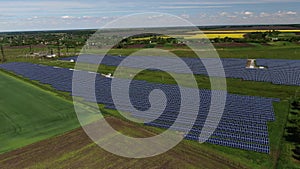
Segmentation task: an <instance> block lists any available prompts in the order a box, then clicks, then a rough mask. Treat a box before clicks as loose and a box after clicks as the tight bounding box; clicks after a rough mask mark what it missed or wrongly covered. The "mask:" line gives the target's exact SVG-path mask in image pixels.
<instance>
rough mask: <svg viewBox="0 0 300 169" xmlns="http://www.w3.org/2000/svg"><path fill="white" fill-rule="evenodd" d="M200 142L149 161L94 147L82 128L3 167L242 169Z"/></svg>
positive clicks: (12, 157) (121, 125)
mask: <svg viewBox="0 0 300 169" xmlns="http://www.w3.org/2000/svg"><path fill="white" fill-rule="evenodd" d="M106 120H107V121H108V122H109V123H110V124H111V126H112V127H114V128H115V129H116V130H118V131H120V132H122V133H126V132H127V131H128V132H130V133H127V134H129V135H131V136H134V137H149V136H152V135H154V133H153V132H151V131H149V130H147V129H145V128H142V127H138V126H136V125H135V124H133V123H129V122H125V121H123V120H119V119H116V118H113V117H108V118H106ZM199 145H200V144H199V143H195V142H191V141H187V140H184V141H182V142H181V143H180V144H179V145H177V146H176V147H175V148H173V149H171V150H169V151H168V152H166V153H164V154H162V155H159V156H155V157H151V158H146V159H129V158H123V157H119V156H116V155H114V154H111V153H109V152H107V151H105V150H103V149H101V148H100V147H98V146H97V145H96V144H94V143H93V142H92V141H91V140H90V139H89V137H88V136H87V135H86V134H85V133H84V131H83V130H82V129H81V128H79V129H76V130H73V131H71V132H68V133H66V134H63V135H61V136H57V137H54V138H51V139H47V140H44V141H41V142H37V143H35V144H32V145H29V146H26V147H23V148H21V149H18V150H15V151H12V152H9V153H6V154H2V155H0V166H1V168H2V169H6V168H7V169H8V168H211V169H215V168H222V169H225V168H233V169H234V168H242V166H238V165H236V164H232V163H230V162H228V161H229V160H227V159H224V158H223V157H218V156H216V155H214V154H210V153H207V152H205V151H204V150H202V148H201V147H200V146H199Z"/></svg>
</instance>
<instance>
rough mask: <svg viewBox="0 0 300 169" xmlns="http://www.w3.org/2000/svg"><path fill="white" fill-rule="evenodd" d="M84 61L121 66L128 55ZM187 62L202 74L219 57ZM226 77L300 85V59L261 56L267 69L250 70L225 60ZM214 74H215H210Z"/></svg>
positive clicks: (168, 60)
mask: <svg viewBox="0 0 300 169" xmlns="http://www.w3.org/2000/svg"><path fill="white" fill-rule="evenodd" d="M135 57H136V62H137V63H141V62H140V60H143V61H145V63H146V62H147V60H149V57H146V56H135ZM154 57H157V59H156V60H157V64H161V63H167V64H168V65H173V66H174V67H175V66H176V64H175V63H174V59H172V58H167V57H159V56H154ZM80 58H82V59H80V61H83V62H86V63H91V64H95V63H97V61H98V60H100V59H103V60H102V62H101V64H104V65H109V66H118V65H119V64H120V63H121V61H122V60H124V59H125V58H126V57H120V56H109V57H104V56H98V55H81V56H80ZM71 59H73V60H74V61H76V60H77V56H75V57H68V58H62V59H61V60H71ZM182 60H184V62H185V63H186V64H187V65H188V66H189V67H190V68H191V70H192V71H193V73H194V74H198V75H208V73H207V71H206V67H205V66H204V64H203V63H208V65H207V67H210V68H213V67H214V66H216V65H214V63H215V62H217V61H218V59H212V58H202V59H201V60H202V61H200V60H199V59H198V58H182ZM221 61H222V64H223V67H224V70H225V74H226V77H228V78H240V79H243V80H249V81H258V82H271V83H273V84H280V85H296V86H299V85H300V61H299V60H283V59H282V60H280V59H278V60H276V59H257V60H256V62H257V65H259V66H265V67H267V68H266V69H258V68H255V69H248V68H246V63H247V59H221ZM132 67H134V68H142V66H141V65H140V64H134V63H132ZM177 67H178V69H177V70H176V71H175V73H184V72H183V71H182V70H180V66H177ZM210 76H213V75H210Z"/></svg>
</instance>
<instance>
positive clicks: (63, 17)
mask: <svg viewBox="0 0 300 169" xmlns="http://www.w3.org/2000/svg"><path fill="white" fill-rule="evenodd" d="M61 18H62V19H73V18H74V17H73V16H67V15H66V16H62V17H61Z"/></svg>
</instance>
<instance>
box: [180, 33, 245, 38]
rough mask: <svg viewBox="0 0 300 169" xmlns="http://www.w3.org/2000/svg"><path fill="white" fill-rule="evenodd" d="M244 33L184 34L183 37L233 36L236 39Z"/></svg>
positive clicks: (242, 36)
mask: <svg viewBox="0 0 300 169" xmlns="http://www.w3.org/2000/svg"><path fill="white" fill-rule="evenodd" d="M244 35H245V34H244V33H220V34H217V33H215V34H196V35H191V36H186V37H184V38H185V39H204V38H208V39H215V38H226V37H228V38H233V39H238V38H244Z"/></svg>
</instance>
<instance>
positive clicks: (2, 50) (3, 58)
mask: <svg viewBox="0 0 300 169" xmlns="http://www.w3.org/2000/svg"><path fill="white" fill-rule="evenodd" d="M0 48H1V55H2V59H1V62H2V63H3V62H5V55H4V49H3V45H1V47H0Z"/></svg>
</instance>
